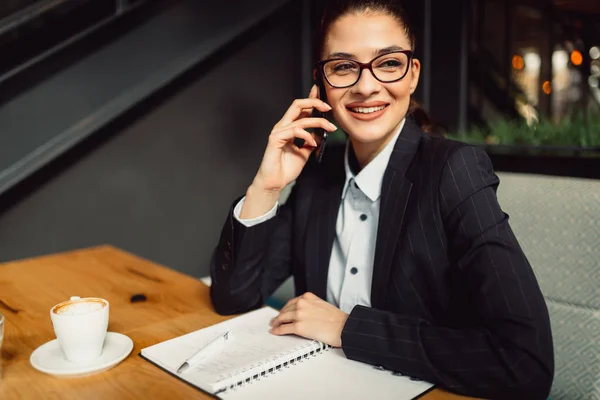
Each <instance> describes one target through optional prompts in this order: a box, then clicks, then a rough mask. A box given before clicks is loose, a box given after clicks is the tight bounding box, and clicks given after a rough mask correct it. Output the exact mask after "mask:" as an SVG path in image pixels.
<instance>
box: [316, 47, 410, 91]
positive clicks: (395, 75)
mask: <svg viewBox="0 0 600 400" xmlns="http://www.w3.org/2000/svg"><path fill="white" fill-rule="evenodd" d="M412 58H413V52H412V51H411V50H399V51H394V52H390V53H385V54H382V55H380V56H377V57H375V58H374V59H373V60H371V62H368V63H361V62H358V61H356V60H351V59H348V58H332V59H329V60H323V61H319V62H318V63H317V66H318V67H319V70H320V71H321V73H322V74H323V76H324V77H325V79H326V80H327V82H328V83H329V84H330V85H331V86H333V87H334V88H347V87H350V86H353V85H354V84H356V82H358V80H359V79H360V76H361V75H362V72H363V70H364V69H368V70H369V71H371V74H373V76H374V77H375V79H377V80H378V81H380V82H383V83H391V82H397V81H399V80H400V79H402V78H404V77H405V76H406V74H407V73H408V68H409V67H410V62H411V60H412Z"/></svg>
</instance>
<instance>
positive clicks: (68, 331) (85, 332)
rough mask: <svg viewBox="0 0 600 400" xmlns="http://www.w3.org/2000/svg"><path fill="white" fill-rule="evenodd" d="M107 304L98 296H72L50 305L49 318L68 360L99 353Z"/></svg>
mask: <svg viewBox="0 0 600 400" xmlns="http://www.w3.org/2000/svg"><path fill="white" fill-rule="evenodd" d="M108 311H109V304H108V301H106V300H105V299H101V298H98V297H84V298H81V297H78V296H74V297H71V299H70V300H67V301H63V302H62V303H58V304H57V305H55V306H54V307H52V308H51V309H50V319H51V320H52V325H53V326H54V333H55V334H56V338H57V339H58V343H59V345H60V348H61V349H62V351H63V353H64V355H65V358H66V359H67V361H71V362H85V361H91V360H94V359H96V358H98V357H100V355H101V354H102V347H103V346H104V339H105V338H106V332H107V329H108Z"/></svg>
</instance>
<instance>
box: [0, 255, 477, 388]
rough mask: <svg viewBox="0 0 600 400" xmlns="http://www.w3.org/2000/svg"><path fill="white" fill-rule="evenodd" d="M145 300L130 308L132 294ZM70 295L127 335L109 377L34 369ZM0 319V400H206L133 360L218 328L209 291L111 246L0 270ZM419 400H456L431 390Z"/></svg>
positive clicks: (18, 263)
mask: <svg viewBox="0 0 600 400" xmlns="http://www.w3.org/2000/svg"><path fill="white" fill-rule="evenodd" d="M140 293H143V294H144V295H145V296H146V297H147V300H146V301H144V302H135V303H132V302H131V301H130V298H131V296H132V295H134V294H140ZM71 296H81V297H88V296H89V297H91V296H94V297H102V298H105V299H107V300H108V301H109V302H110V322H109V327H108V330H109V331H112V332H119V333H122V334H125V335H127V336H129V337H130V338H131V339H132V340H133V342H134V348H133V351H132V352H131V354H130V355H129V356H128V357H127V358H126V359H125V360H124V361H123V362H122V363H120V364H119V365H117V366H116V367H114V368H113V369H111V370H109V371H105V372H102V373H99V374H96V375H92V376H88V377H81V378H56V377H53V376H50V375H46V374H43V373H41V372H38V371H37V370H35V369H34V368H33V367H32V366H31V364H30V363H29V357H30V355H31V353H32V352H33V351H34V350H35V349H36V348H37V347H39V346H41V345H42V344H44V343H46V342H48V341H50V340H53V339H54V338H55V335H54V331H53V329H52V324H51V322H50V308H51V307H52V306H53V305H55V304H57V303H59V302H61V301H64V300H67V299H69V297H71ZM0 312H1V313H2V314H4V315H5V317H6V322H5V324H6V326H5V338H4V345H3V347H2V352H1V358H2V370H3V371H2V372H3V373H2V377H1V378H0V399H3V400H12V399H19V400H20V399H86V400H95V399H138V398H143V399H164V398H171V399H178V398H194V399H203V398H207V399H209V398H211V397H210V396H207V395H205V394H203V393H202V392H200V391H198V390H196V389H195V388H192V387H191V386H189V385H187V384H186V383H183V382H182V381H180V380H178V379H176V378H174V377H172V376H170V375H169V374H167V373H165V372H163V371H161V370H160V369H158V368H157V367H155V366H154V365H152V364H150V363H149V362H147V361H145V360H143V359H142V358H141V357H139V356H138V353H139V352H140V350H141V349H142V348H144V347H147V346H151V345H153V344H156V343H159V342H161V341H164V340H168V339H171V338H174V337H176V336H180V335H183V334H185V333H189V332H191V331H194V330H197V329H200V328H203V327H206V326H210V325H213V324H216V323H218V322H221V321H223V320H225V319H227V317H223V316H219V315H218V314H217V313H216V312H215V311H214V309H213V308H212V305H211V302H210V298H209V292H208V287H207V286H205V285H204V284H203V283H201V282H200V281H198V280H197V279H195V278H192V277H190V276H187V275H183V274H181V273H178V272H176V271H173V270H170V269H168V268H165V267H161V266H159V265H156V264H154V263H152V262H149V261H147V260H144V259H142V258H140V257H137V256H134V255H132V254H129V253H126V252H124V251H121V250H118V249H116V248H114V247H111V246H102V247H96V248H90V249H83V250H77V251H72V252H67V253H61V254H55V255H50V256H44V257H37V258H32V259H27V260H22V261H16V262H10V263H5V264H0ZM422 399H424V400H458V399H466V398H465V397H461V396H456V395H453V394H450V393H447V392H444V391H442V390H439V389H436V390H433V391H431V392H429V393H428V394H426V395H425V396H423V397H422Z"/></svg>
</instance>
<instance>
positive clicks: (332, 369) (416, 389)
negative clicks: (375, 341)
mask: <svg viewBox="0 0 600 400" xmlns="http://www.w3.org/2000/svg"><path fill="white" fill-rule="evenodd" d="M431 387H433V385H432V384H431V383H428V382H422V381H420V382H419V381H411V380H410V379H409V378H408V377H404V376H396V375H393V374H392V372H390V371H381V370H378V369H376V368H375V367H373V366H372V365H368V364H364V363H361V362H358V361H352V360H348V359H347V358H346V356H345V355H344V353H343V351H342V350H341V349H330V350H329V351H326V352H325V353H323V354H320V355H318V356H315V357H312V358H309V359H307V360H304V361H302V362H301V363H299V364H295V365H293V366H290V367H288V368H284V369H283V370H282V371H281V372H277V373H275V374H272V375H269V376H267V377H266V378H264V379H260V380H258V381H253V382H251V383H249V384H247V385H244V386H242V387H240V388H237V389H234V390H228V391H227V392H225V393H221V394H219V397H221V398H222V399H223V400H238V399H239V400H242V399H244V400H254V399H256V400H258V399H267V398H269V399H271V398H273V399H285V400H305V399H311V400H330V399H344V400H352V399H357V400H364V399H371V398H377V399H378V400H387V399H389V400H409V399H414V398H415V397H417V396H419V395H420V394H422V393H423V392H425V391H427V390H428V389H430V388H431Z"/></svg>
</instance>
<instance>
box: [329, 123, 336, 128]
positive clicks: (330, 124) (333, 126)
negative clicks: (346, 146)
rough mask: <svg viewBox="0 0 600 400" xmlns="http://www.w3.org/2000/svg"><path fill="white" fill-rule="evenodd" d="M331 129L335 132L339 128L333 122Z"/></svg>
mask: <svg viewBox="0 0 600 400" xmlns="http://www.w3.org/2000/svg"><path fill="white" fill-rule="evenodd" d="M329 127H331V129H333V130H337V126H335V125H334V124H332V123H331V122H330V123H329Z"/></svg>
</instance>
